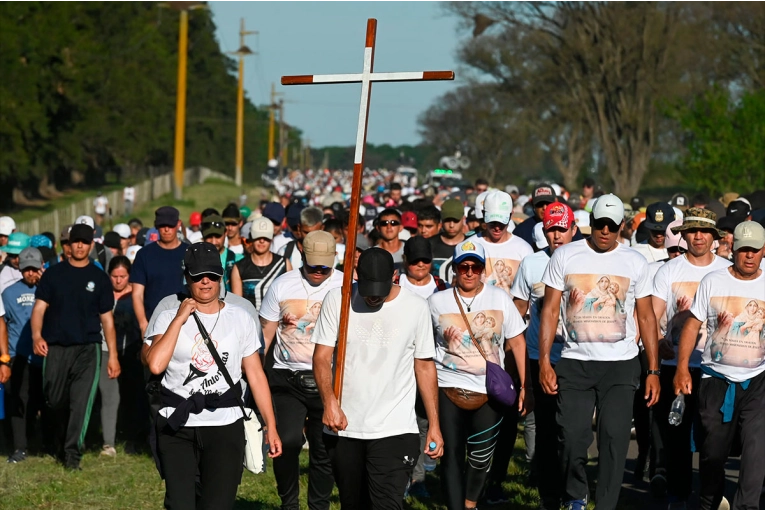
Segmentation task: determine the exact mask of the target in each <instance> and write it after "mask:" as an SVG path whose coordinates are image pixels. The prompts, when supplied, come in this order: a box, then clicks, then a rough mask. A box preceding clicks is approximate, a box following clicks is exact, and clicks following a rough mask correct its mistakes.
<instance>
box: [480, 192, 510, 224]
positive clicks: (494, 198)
mask: <svg viewBox="0 0 765 510" xmlns="http://www.w3.org/2000/svg"><path fill="white" fill-rule="evenodd" d="M483 210H484V218H483V219H484V221H485V222H486V223H491V222H492V221H498V222H500V223H503V224H505V225H507V224H508V223H510V215H511V214H512V212H513V199H512V198H510V195H508V194H507V193H505V192H504V191H492V192H491V193H489V194H488V195H487V196H486V200H484V203H483Z"/></svg>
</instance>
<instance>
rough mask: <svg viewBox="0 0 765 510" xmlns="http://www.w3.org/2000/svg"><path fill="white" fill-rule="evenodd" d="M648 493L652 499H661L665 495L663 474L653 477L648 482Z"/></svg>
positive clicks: (665, 488) (665, 486)
mask: <svg viewBox="0 0 765 510" xmlns="http://www.w3.org/2000/svg"><path fill="white" fill-rule="evenodd" d="M650 492H651V496H653V498H654V499H661V498H663V497H664V496H666V495H667V478H666V477H665V476H664V475H663V474H661V473H658V474H655V475H653V478H651V482H650Z"/></svg>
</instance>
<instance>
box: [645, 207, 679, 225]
mask: <svg viewBox="0 0 765 510" xmlns="http://www.w3.org/2000/svg"><path fill="white" fill-rule="evenodd" d="M673 221H675V210H674V209H673V208H672V206H671V205H669V204H666V203H664V202H656V203H653V204H651V205H649V206H648V207H646V209H645V222H644V223H645V228H647V229H648V230H661V231H662V232H664V231H666V230H667V226H668V225H669V224H670V223H672V222H673Z"/></svg>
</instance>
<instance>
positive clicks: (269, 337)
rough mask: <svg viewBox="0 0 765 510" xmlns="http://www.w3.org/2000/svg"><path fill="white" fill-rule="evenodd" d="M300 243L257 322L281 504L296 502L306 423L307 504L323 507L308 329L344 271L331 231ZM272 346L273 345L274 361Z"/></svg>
mask: <svg viewBox="0 0 765 510" xmlns="http://www.w3.org/2000/svg"><path fill="white" fill-rule="evenodd" d="M302 245H303V249H302V251H301V252H300V254H301V258H302V267H300V268H298V269H294V270H292V271H289V272H287V273H285V274H283V275H282V276H280V277H279V278H277V279H276V280H274V281H273V283H272V284H271V286H270V287H269V289H268V292H266V296H265V297H264V298H263V303H262V304H261V307H260V323H261V325H262V326H263V338H264V340H265V350H266V356H267V359H269V362H267V363H266V375H267V376H268V382H269V386H270V387H271V394H272V396H273V401H274V410H275V412H276V419H277V422H278V424H279V433H280V435H281V438H282V442H283V451H284V453H283V455H282V456H281V457H279V458H277V459H274V476H275V477H276V487H277V490H278V492H279V497H280V498H281V500H282V508H283V509H293V508H294V509H296V510H297V509H298V508H299V504H298V495H299V490H300V485H299V483H300V465H299V456H300V451H301V450H302V448H303V444H304V443H305V440H306V436H304V435H303V428H304V427H305V428H306V435H307V439H308V444H309V447H310V450H309V471H308V473H309V478H308V480H309V481H308V506H309V507H310V508H312V509H317V510H322V509H328V508H329V498H330V495H331V493H332V487H333V485H334V480H333V478H332V468H331V466H330V462H329V457H328V456H327V453H326V450H325V448H324V443H323V441H322V428H323V425H322V421H321V420H322V414H323V413H324V406H323V405H322V402H321V397H320V396H319V391H318V389H317V387H316V382H315V380H314V377H313V372H312V369H313V361H312V358H313V352H314V345H313V343H311V334H312V333H313V330H314V328H315V327H316V320H317V318H318V317H319V311H320V310H321V306H322V300H323V299H324V296H326V295H327V292H329V291H330V290H331V289H335V288H339V287H340V286H342V284H343V273H342V272H340V271H338V270H336V269H332V266H333V264H334V261H335V251H336V247H335V238H334V237H333V236H332V234H330V233H329V232H324V231H322V230H318V231H314V232H310V233H309V234H308V235H306V236H305V238H304V239H303V243H302ZM274 339H276V341H275V342H274ZM270 349H273V364H271V363H270V356H269V350H270ZM306 418H307V419H308V420H307V422H306ZM415 430H416V429H415ZM403 493H404V489H403V488H402V489H401V494H403Z"/></svg>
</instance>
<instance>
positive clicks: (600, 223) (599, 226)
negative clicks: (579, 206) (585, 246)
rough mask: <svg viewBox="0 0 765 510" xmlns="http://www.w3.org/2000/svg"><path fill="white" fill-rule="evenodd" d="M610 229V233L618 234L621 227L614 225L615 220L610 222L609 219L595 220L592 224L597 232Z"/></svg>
mask: <svg viewBox="0 0 765 510" xmlns="http://www.w3.org/2000/svg"><path fill="white" fill-rule="evenodd" d="M606 227H608V230H609V231H610V232H616V231H617V230H619V225H617V224H616V223H614V221H613V220H610V219H608V218H600V219H597V220H593V222H592V228H593V229H595V230H603V229H604V228H606Z"/></svg>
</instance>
